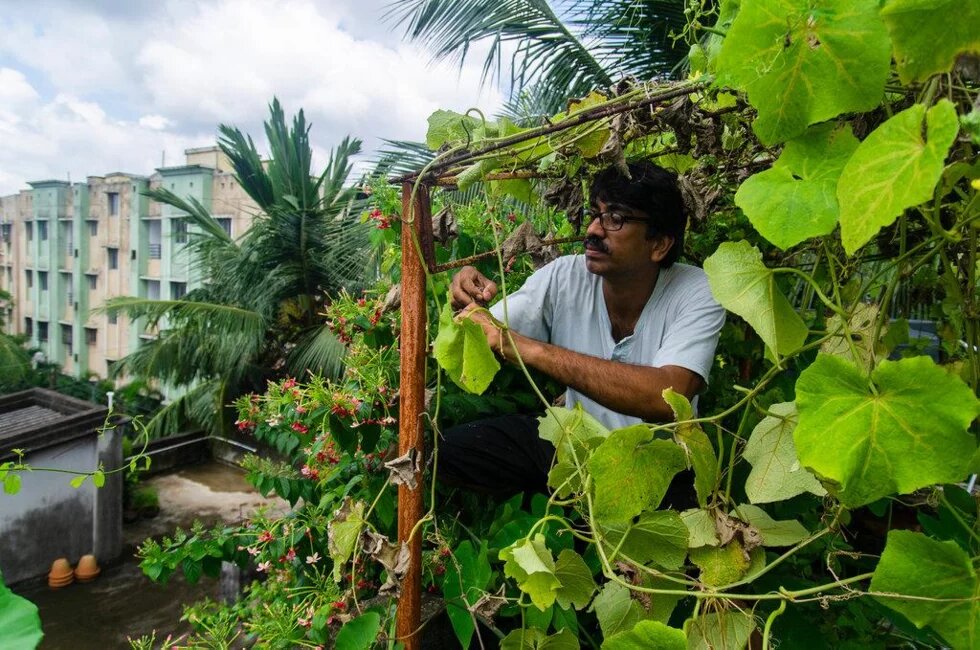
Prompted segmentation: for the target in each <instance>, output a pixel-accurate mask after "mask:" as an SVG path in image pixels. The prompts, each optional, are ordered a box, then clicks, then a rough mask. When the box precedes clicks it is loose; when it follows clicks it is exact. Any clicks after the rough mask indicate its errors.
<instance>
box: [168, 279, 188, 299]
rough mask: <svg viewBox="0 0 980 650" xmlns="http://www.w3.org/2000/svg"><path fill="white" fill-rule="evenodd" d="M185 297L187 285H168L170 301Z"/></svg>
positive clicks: (184, 283) (177, 283)
mask: <svg viewBox="0 0 980 650" xmlns="http://www.w3.org/2000/svg"><path fill="white" fill-rule="evenodd" d="M186 295H187V283H186V282H171V283H170V299H171V300H181V299H182V298H183V297H184V296H186Z"/></svg>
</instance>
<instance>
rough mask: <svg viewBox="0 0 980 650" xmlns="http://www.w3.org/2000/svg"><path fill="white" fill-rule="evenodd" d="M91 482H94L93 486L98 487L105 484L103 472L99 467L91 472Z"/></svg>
mask: <svg viewBox="0 0 980 650" xmlns="http://www.w3.org/2000/svg"><path fill="white" fill-rule="evenodd" d="M92 483H94V484H95V487H97V488H100V487H102V486H103V485H105V473H104V472H103V471H102V470H101V469H100V470H96V471H95V472H94V473H93V474H92Z"/></svg>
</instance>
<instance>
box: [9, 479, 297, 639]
mask: <svg viewBox="0 0 980 650" xmlns="http://www.w3.org/2000/svg"><path fill="white" fill-rule="evenodd" d="M145 484H146V485H151V486H154V487H156V488H157V490H158V491H159V495H160V515H159V516H158V517H156V518H154V519H144V520H140V521H139V522H136V523H134V524H128V525H126V526H125V527H124V528H123V536H124V550H123V558H122V561H121V562H120V563H117V564H116V565H115V566H108V567H104V568H103V571H102V575H100V576H99V577H98V578H97V579H96V580H95V581H93V582H91V583H87V584H79V583H75V584H72V585H70V586H68V587H65V588H63V589H60V590H51V589H49V588H48V587H47V585H46V583H45V582H44V580H38V581H32V582H30V583H24V584H21V585H19V586H18V587H17V588H15V589H14V591H16V592H17V593H19V594H21V595H23V596H25V597H26V598H29V599H30V600H32V601H33V602H34V603H35V604H37V606H38V609H39V610H40V613H41V624H42V627H43V629H44V633H45V638H44V640H43V641H42V642H41V648H50V649H52V650H61V649H66V648H71V649H73V650H75V649H77V650H90V649H91V650H109V649H112V648H128V647H129V644H128V642H127V641H126V638H127V636H132V637H134V638H135V637H138V636H140V635H143V634H149V633H150V632H152V631H153V630H156V631H157V638H158V639H162V638H164V637H166V636H167V634H170V633H173V634H174V635H175V636H177V635H179V634H181V633H183V632H186V631H187V630H188V628H187V626H186V624H184V623H180V621H179V619H180V615H181V613H182V611H183V605H184V604H189V603H192V602H195V601H197V600H200V599H201V598H204V597H210V598H213V599H214V598H217V594H218V581H217V580H216V579H212V578H207V577H203V578H201V581H200V582H199V583H198V584H196V585H190V584H187V582H186V581H185V580H184V579H183V576H182V575H180V574H179V572H178V573H177V574H175V575H174V576H173V577H171V578H170V581H169V582H168V583H167V584H166V585H158V584H155V583H153V582H151V581H150V580H149V579H148V578H146V577H145V576H144V575H143V574H142V572H141V571H140V570H139V566H138V564H137V560H136V559H135V557H134V555H133V553H134V551H135V548H136V546H138V545H139V544H140V543H141V542H142V541H143V540H144V539H146V538H147V537H160V536H162V535H169V534H171V533H172V532H173V530H174V528H175V527H177V526H181V527H183V528H187V527H189V526H190V525H191V524H192V523H193V521H194V520H195V519H198V520H201V521H202V522H204V523H205V524H209V525H211V524H218V523H236V522H239V521H241V520H243V519H245V518H247V517H249V516H250V515H251V514H252V513H253V512H254V511H255V510H256V509H257V508H259V507H268V508H271V509H272V510H273V511H277V512H285V511H287V510H288V509H289V506H288V504H287V503H285V502H284V501H282V500H280V499H266V498H264V497H262V495H260V494H258V493H257V492H256V491H255V490H254V489H253V488H252V487H251V486H250V485H249V484H248V483H247V482H246V481H245V477H244V474H243V472H242V471H241V470H240V469H238V468H234V467H230V466H227V465H224V464H221V463H207V464H204V465H197V466H194V467H192V468H187V469H185V470H182V471H179V472H176V473H173V474H166V475H161V476H155V477H153V478H151V479H149V480H147V481H146V482H145ZM51 559H52V560H54V558H51ZM75 559H76V558H72V560H75Z"/></svg>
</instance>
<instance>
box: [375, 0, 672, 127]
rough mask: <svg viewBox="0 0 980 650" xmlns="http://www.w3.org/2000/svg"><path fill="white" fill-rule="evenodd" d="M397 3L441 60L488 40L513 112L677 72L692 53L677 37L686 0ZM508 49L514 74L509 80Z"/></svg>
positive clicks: (410, 33) (491, 73) (414, 33)
mask: <svg viewBox="0 0 980 650" xmlns="http://www.w3.org/2000/svg"><path fill="white" fill-rule="evenodd" d="M392 7H393V9H394V11H393V14H392V15H393V18H394V20H396V21H397V22H398V24H400V25H404V26H405V29H406V37H407V38H408V39H409V40H413V41H417V42H420V43H422V44H424V45H426V46H427V47H429V48H430V49H431V50H432V52H433V55H434V57H435V58H436V59H437V60H439V59H449V60H453V61H456V62H458V63H459V64H460V65H462V64H463V62H464V61H465V60H466V59H467V57H468V56H470V54H471V52H472V48H473V45H474V44H476V43H488V44H489V48H488V52H487V54H486V56H485V58H484V61H483V75H484V80H489V81H493V80H498V81H502V82H505V84H506V86H507V87H509V89H510V92H511V98H512V102H511V105H510V109H511V112H513V109H518V108H524V109H526V108H527V104H530V105H531V106H533V107H535V108H537V109H538V110H539V111H540V114H542V115H547V114H552V113H554V112H556V111H558V110H561V109H562V108H563V105H562V104H563V103H564V101H565V99H566V98H568V97H577V96H582V95H585V94H586V93H588V92H589V91H590V90H593V89H595V88H602V87H606V86H609V85H611V84H612V83H613V82H614V81H616V80H618V79H619V78H621V77H624V76H633V77H636V78H639V79H644V80H645V79H651V78H654V77H660V76H666V75H669V74H670V73H671V72H672V71H673V70H675V69H676V68H677V67H678V65H679V63H680V62H681V61H682V60H683V58H684V56H685V55H686V53H687V47H686V45H685V44H684V43H683V42H682V41H678V42H675V41H674V39H673V38H672V37H671V35H672V34H680V33H681V32H682V31H683V30H684V28H685V25H686V23H687V20H686V17H685V13H684V8H685V1H684V0H590V1H584V2H583V1H580V0H558V1H554V2H550V3H549V2H547V1H546V0H395V2H394V3H393V5H392ZM505 49H506V50H507V52H508V53H511V54H510V57H511V58H510V65H509V78H508V79H502V78H501V77H502V75H501V68H502V66H503V65H504V63H505V61H504V59H505V56H506V54H505ZM522 95H525V97H524V101H523V102H517V100H518V99H520V98H521V97H522ZM515 102H517V103H515ZM522 104H523V106H522ZM522 112H523V111H522ZM521 116H522V115H521V112H518V113H517V117H521Z"/></svg>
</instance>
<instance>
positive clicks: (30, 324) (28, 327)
mask: <svg viewBox="0 0 980 650" xmlns="http://www.w3.org/2000/svg"><path fill="white" fill-rule="evenodd" d="M24 334H26V335H27V338H32V337H33V336H34V319H33V318H31V317H30V316H28V317H26V318H24Z"/></svg>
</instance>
